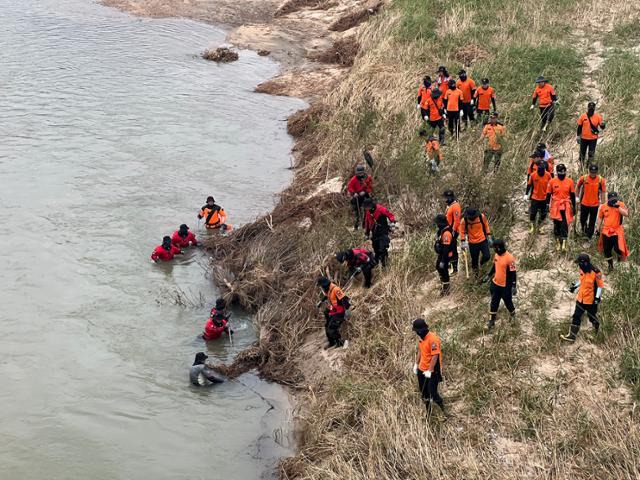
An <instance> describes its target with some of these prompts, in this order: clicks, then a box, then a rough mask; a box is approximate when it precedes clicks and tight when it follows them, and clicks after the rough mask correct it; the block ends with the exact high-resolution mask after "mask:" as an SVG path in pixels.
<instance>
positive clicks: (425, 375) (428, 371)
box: [422, 370, 431, 378]
mask: <svg viewBox="0 0 640 480" xmlns="http://www.w3.org/2000/svg"><path fill="white" fill-rule="evenodd" d="M422 374H423V375H424V378H431V370H427V371H426V372H422Z"/></svg>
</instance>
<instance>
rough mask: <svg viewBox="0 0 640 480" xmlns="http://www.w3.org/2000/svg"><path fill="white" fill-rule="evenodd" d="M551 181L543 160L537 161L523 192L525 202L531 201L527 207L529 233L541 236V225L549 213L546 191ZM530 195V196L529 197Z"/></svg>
mask: <svg viewBox="0 0 640 480" xmlns="http://www.w3.org/2000/svg"><path fill="white" fill-rule="evenodd" d="M550 181H551V174H550V173H549V172H548V171H547V167H546V164H545V162H544V160H543V159H541V158H539V159H538V168H536V170H535V171H534V172H533V173H531V175H529V179H528V180H527V190H526V191H525V194H524V198H525V200H527V199H529V198H530V199H531V204H530V206H529V221H530V222H531V227H530V228H529V233H536V232H538V233H539V234H542V224H543V223H544V221H545V220H546V218H547V212H548V211H549V204H548V203H547V190H548V188H549V182H550ZM529 193H531V196H529ZM538 215H539V217H540V218H539V219H538V223H537V224H536V217H538Z"/></svg>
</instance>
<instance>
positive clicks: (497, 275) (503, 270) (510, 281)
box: [482, 239, 518, 330]
mask: <svg viewBox="0 0 640 480" xmlns="http://www.w3.org/2000/svg"><path fill="white" fill-rule="evenodd" d="M493 249H494V250H495V252H496V254H495V255H494V257H493V267H492V268H491V271H490V272H489V274H488V275H486V276H485V277H484V278H483V279H482V282H483V283H486V282H488V281H489V279H490V278H491V276H492V275H493V278H491V283H490V284H489V291H490V292H491V304H490V306H489V322H488V323H487V327H486V329H487V330H491V329H492V328H493V327H494V326H495V324H496V315H498V308H499V307H500V301H501V300H502V301H503V302H504V306H505V307H507V310H509V315H510V318H511V319H513V318H514V317H515V314H516V307H514V306H513V296H514V295H517V293H518V289H517V286H516V259H515V258H514V257H513V255H511V254H510V253H509V252H507V247H506V245H505V243H504V241H503V240H499V239H498V240H496V241H495V242H493Z"/></svg>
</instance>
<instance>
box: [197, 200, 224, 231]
mask: <svg viewBox="0 0 640 480" xmlns="http://www.w3.org/2000/svg"><path fill="white" fill-rule="evenodd" d="M200 216H201V217H202V218H204V225H205V227H207V228H220V227H221V226H222V225H223V224H224V223H225V222H226V220H227V214H226V213H225V211H224V209H223V208H222V207H221V206H220V205H214V206H213V207H209V206H208V205H205V206H204V207H202V210H201V212H200Z"/></svg>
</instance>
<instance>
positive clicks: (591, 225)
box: [576, 164, 607, 238]
mask: <svg viewBox="0 0 640 480" xmlns="http://www.w3.org/2000/svg"><path fill="white" fill-rule="evenodd" d="M576 189H577V191H578V198H579V199H580V227H581V228H582V234H583V235H585V236H587V237H589V238H591V237H593V232H594V231H595V227H596V219H597V217H598V209H599V208H600V204H601V203H604V202H605V198H606V193H607V185H606V183H605V181H604V178H602V177H601V176H600V175H598V166H597V165H594V164H591V165H589V174H588V175H583V176H581V177H580V179H579V180H578V185H577V186H576Z"/></svg>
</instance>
